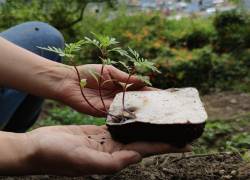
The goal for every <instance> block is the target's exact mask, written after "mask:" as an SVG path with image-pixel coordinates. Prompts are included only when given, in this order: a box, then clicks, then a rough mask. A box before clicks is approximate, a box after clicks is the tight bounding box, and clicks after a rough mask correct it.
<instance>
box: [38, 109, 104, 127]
mask: <svg viewBox="0 0 250 180" xmlns="http://www.w3.org/2000/svg"><path fill="white" fill-rule="evenodd" d="M103 124H105V119H104V118H95V117H93V116H88V115H85V114H82V113H78V112H76V111H74V110H72V109H71V108H69V107H67V106H59V107H53V108H50V109H49V110H48V112H47V115H46V117H45V118H43V119H42V120H40V121H38V122H37V123H36V125H35V127H40V126H54V125H103Z"/></svg>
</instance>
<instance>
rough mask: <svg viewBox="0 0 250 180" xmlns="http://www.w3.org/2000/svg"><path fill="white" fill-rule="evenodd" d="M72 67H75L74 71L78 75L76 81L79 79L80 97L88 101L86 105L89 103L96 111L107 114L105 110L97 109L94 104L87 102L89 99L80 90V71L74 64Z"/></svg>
mask: <svg viewBox="0 0 250 180" xmlns="http://www.w3.org/2000/svg"><path fill="white" fill-rule="evenodd" d="M74 68H75V70H76V73H77V77H78V81H79V86H80V90H81V94H82V97H83V98H84V100H85V101H86V102H87V103H88V105H89V106H90V107H92V108H93V109H95V110H96V111H99V112H102V113H105V114H107V112H105V111H103V110H101V109H97V108H96V107H95V106H93V105H92V104H91V103H90V102H89V100H88V99H87V97H86V96H85V95H84V93H83V90H82V88H81V85H80V82H81V77H80V73H79V71H78V69H77V67H76V66H74Z"/></svg>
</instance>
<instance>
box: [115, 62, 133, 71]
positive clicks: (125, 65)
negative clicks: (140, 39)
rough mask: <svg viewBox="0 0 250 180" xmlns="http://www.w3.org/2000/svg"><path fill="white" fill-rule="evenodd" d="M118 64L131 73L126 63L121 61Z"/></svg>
mask: <svg viewBox="0 0 250 180" xmlns="http://www.w3.org/2000/svg"><path fill="white" fill-rule="evenodd" d="M118 63H120V64H121V65H122V66H123V67H124V68H125V69H126V70H127V71H128V72H130V70H131V69H130V67H129V66H128V65H127V64H126V63H125V62H122V61H119V62H118Z"/></svg>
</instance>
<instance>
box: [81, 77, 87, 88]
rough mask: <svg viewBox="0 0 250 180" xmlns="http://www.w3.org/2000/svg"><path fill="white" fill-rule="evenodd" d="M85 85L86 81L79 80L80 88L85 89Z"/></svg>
mask: <svg viewBox="0 0 250 180" xmlns="http://www.w3.org/2000/svg"><path fill="white" fill-rule="evenodd" d="M86 85H87V79H81V81H80V86H81V88H85V86H86Z"/></svg>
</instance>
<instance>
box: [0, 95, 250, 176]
mask: <svg viewBox="0 0 250 180" xmlns="http://www.w3.org/2000/svg"><path fill="white" fill-rule="evenodd" d="M202 100H203V102H204V104H205V108H206V110H207V112H208V116H209V119H221V120H223V119H232V118H233V117H237V116H240V115H245V114H249V113H250V95H249V94H245V93H233V92H223V93H217V94H212V95H206V96H204V97H202ZM249 154H250V151H249ZM0 179H9V180H16V179H18V180H19V179H31V180H34V179H75V180H78V179H79V180H80V179H82V180H99V179H100V180H148V179H152V180H163V179H164V180H168V179H190V180H191V179H192V180H193V179H200V180H206V179H209V180H210V179H242V180H247V179H249V180H250V162H246V161H243V159H242V158H241V156H240V155H239V154H238V153H232V152H224V153H215V154H206V155H197V154H195V155H193V154H165V155H157V156H153V157H149V158H145V159H144V160H143V161H142V162H141V163H139V164H136V165H132V166H129V167H127V168H125V169H124V170H122V171H120V172H118V173H116V174H114V175H109V176H98V175H93V176H88V177H75V178H72V177H71V178H68V177H56V176H48V175H44V176H24V177H0Z"/></svg>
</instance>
